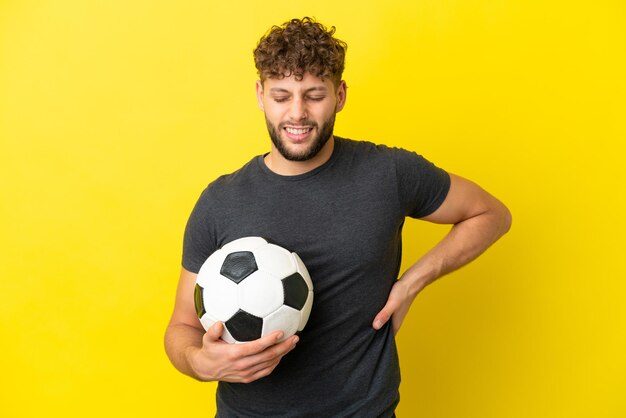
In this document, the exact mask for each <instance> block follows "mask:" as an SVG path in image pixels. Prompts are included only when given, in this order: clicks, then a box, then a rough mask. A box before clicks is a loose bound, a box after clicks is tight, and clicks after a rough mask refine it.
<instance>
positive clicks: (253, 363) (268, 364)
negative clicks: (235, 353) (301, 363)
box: [242, 336, 298, 382]
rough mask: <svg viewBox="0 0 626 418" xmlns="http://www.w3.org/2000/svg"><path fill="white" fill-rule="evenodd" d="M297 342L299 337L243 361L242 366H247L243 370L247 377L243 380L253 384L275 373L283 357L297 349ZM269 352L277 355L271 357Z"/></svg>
mask: <svg viewBox="0 0 626 418" xmlns="http://www.w3.org/2000/svg"><path fill="white" fill-rule="evenodd" d="M297 342H298V337H296V336H294V337H292V338H289V339H287V340H286V341H283V342H282V343H281V344H277V345H276V346H275V347H272V348H271V349H270V350H266V351H265V352H263V353H261V354H257V355H255V356H251V357H248V358H246V359H245V360H243V362H242V365H244V364H245V365H246V366H245V368H244V369H243V370H242V371H243V372H244V374H245V377H244V378H243V379H244V381H245V382H251V381H254V380H257V379H260V378H261V377H264V376H267V375H269V374H270V373H271V372H272V371H274V369H275V368H276V366H278V364H279V363H280V361H281V359H282V358H283V356H285V355H286V354H287V353H288V352H290V351H291V350H293V349H294V348H295V346H296V343H297ZM279 348H280V351H279ZM269 351H272V352H275V353H274V354H275V355H272V356H271V357H269V356H268V354H269Z"/></svg>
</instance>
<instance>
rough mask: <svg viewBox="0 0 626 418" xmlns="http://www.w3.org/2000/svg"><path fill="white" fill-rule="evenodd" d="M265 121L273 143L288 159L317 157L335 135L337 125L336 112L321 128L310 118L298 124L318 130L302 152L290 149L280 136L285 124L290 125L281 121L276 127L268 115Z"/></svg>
mask: <svg viewBox="0 0 626 418" xmlns="http://www.w3.org/2000/svg"><path fill="white" fill-rule="evenodd" d="M265 123H266V124H267V130H268V132H269V134H270V138H271V139H272V143H273V144H274V146H275V147H276V149H277V150H278V152H279V153H280V154H281V155H282V156H283V157H284V158H285V159H286V160H289V161H308V160H310V159H311V158H313V157H315V156H316V155H317V154H318V153H319V152H320V151H321V150H322V148H324V145H326V143H327V142H328V140H329V139H330V137H331V136H332V135H333V129H334V127H335V114H333V115H332V116H331V117H330V118H329V119H327V120H325V121H324V123H323V124H322V127H321V128H319V126H318V124H317V123H315V122H313V121H309V120H305V121H303V122H301V123H299V124H298V125H301V126H306V127H312V128H315V129H317V131H318V134H317V136H316V137H314V138H313V139H312V140H311V144H310V145H309V147H308V148H307V149H305V150H303V151H301V152H292V151H291V150H289V148H288V147H287V145H286V144H285V141H283V140H282V139H281V137H280V134H281V132H283V130H284V128H285V125H288V124H287V123H284V122H281V123H280V124H279V125H278V128H276V126H274V124H272V122H270V121H269V120H268V119H267V117H266V118H265Z"/></svg>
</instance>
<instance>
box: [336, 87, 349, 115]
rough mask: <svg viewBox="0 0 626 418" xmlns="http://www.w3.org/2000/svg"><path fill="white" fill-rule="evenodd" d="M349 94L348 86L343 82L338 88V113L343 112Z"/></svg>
mask: <svg viewBox="0 0 626 418" xmlns="http://www.w3.org/2000/svg"><path fill="white" fill-rule="evenodd" d="M347 94H348V85H347V84H346V82H345V81H344V80H341V82H340V83H339V86H338V87H337V106H336V112H341V110H342V109H343V107H344V106H345V105H346V96H347Z"/></svg>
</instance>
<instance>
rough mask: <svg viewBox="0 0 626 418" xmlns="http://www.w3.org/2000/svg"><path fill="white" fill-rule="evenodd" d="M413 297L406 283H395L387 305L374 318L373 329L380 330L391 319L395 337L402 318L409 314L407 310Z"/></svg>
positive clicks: (399, 281)
mask: <svg viewBox="0 0 626 418" xmlns="http://www.w3.org/2000/svg"><path fill="white" fill-rule="evenodd" d="M415 296H416V295H415V294H412V293H411V292H410V291H409V287H408V285H407V282H406V281H402V280H398V281H396V282H395V283H394V285H393V287H392V288H391V292H389V298H388V299H387V303H386V304H385V306H383V308H382V309H381V311H380V312H378V314H377V315H376V317H375V318H374V322H373V323H372V326H373V327H374V329H375V330H379V329H381V328H382V327H383V325H385V324H386V323H387V321H389V318H391V322H392V325H393V333H394V335H396V334H397V333H398V331H399V330H400V326H401V325H402V322H403V321H404V318H405V317H406V315H407V314H408V313H409V308H410V307H411V304H412V303H413V300H414V299H415Z"/></svg>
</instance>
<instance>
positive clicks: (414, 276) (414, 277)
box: [400, 261, 439, 298]
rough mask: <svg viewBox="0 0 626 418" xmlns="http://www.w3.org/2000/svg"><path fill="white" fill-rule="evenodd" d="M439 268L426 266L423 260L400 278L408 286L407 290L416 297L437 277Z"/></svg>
mask: <svg viewBox="0 0 626 418" xmlns="http://www.w3.org/2000/svg"><path fill="white" fill-rule="evenodd" d="M437 277H439V276H438V274H437V269H436V268H434V267H426V264H425V263H423V262H419V261H418V262H417V263H415V264H414V265H412V266H411V267H409V269H408V270H406V271H405V272H404V274H403V275H402V277H400V280H401V281H403V282H404V283H405V285H406V287H407V292H408V293H409V295H410V296H411V297H413V298H415V297H416V296H417V295H418V294H419V293H420V292H421V291H422V290H423V289H424V288H425V287H426V286H428V285H429V284H430V283H432V282H433V281H435V280H436V279H437Z"/></svg>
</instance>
